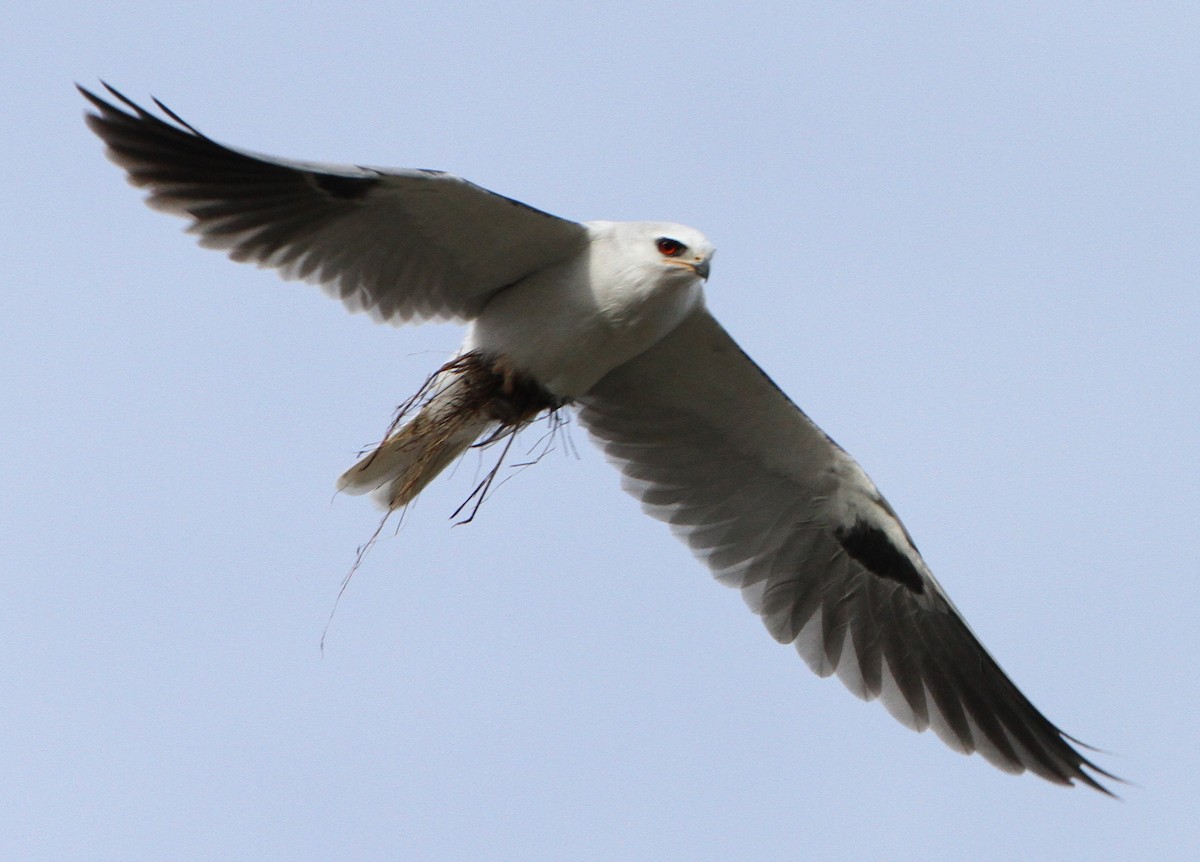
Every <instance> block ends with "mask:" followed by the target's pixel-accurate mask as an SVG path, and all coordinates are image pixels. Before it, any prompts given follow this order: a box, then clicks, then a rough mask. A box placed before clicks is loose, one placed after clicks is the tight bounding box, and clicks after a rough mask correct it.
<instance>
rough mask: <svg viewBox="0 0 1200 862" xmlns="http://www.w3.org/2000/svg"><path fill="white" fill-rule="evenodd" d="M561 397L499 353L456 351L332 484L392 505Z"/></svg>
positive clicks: (559, 402) (399, 504) (557, 404)
mask: <svg viewBox="0 0 1200 862" xmlns="http://www.w3.org/2000/svg"><path fill="white" fill-rule="evenodd" d="M562 403H563V402H562V400H561V399H559V398H556V397H555V396H553V395H552V394H550V393H549V392H547V391H546V390H545V389H544V388H543V387H542V386H541V385H540V384H538V383H537V382H536V381H535V380H533V379H532V378H530V377H528V376H526V375H523V374H520V373H519V372H517V371H515V370H513V369H512V368H511V367H510V366H509V365H508V364H507V363H506V362H505V361H504V358H503V357H499V358H497V357H488V356H484V355H482V354H480V353H478V352H472V353H466V354H463V355H462V356H458V357H456V358H454V359H452V360H450V361H449V362H447V363H446V364H445V365H443V366H442V367H441V368H440V369H438V370H437V372H435V373H434V374H433V375H432V376H431V377H430V378H429V379H428V380H427V381H426V382H425V385H424V386H422V387H421V389H420V390H419V391H418V392H417V393H416V394H415V395H414V396H413V397H412V398H410V399H409V400H408V401H406V402H405V403H404V404H402V405H401V406H400V408H399V409H398V410H397V411H396V418H395V419H394V420H393V421H392V424H391V427H389V428H388V432H387V434H386V435H385V437H384V440H383V442H382V443H380V444H379V445H378V446H377V447H376V448H375V450H374V451H373V452H371V453H370V454H369V455H367V456H366V457H365V458H363V459H362V460H361V461H359V462H358V463H357V464H355V465H354V466H353V467H351V468H350V469H349V470H347V471H346V472H345V473H344V474H343V475H342V477H341V478H340V479H339V480H338V490H339V491H345V492H347V493H349V494H365V493H372V492H373V496H374V498H375V500H376V501H377V502H378V503H379V504H380V505H381V506H383V507H384V508H385V509H387V510H389V511H392V510H394V509H398V508H400V507H402V506H404V505H406V504H407V503H410V502H411V501H412V500H413V499H415V498H416V496H417V495H418V494H419V493H421V491H422V490H423V489H424V488H425V486H426V485H428V484H429V483H430V482H431V481H432V480H433V479H434V477H436V476H437V475H438V474H439V473H441V472H442V471H443V470H444V469H446V467H448V466H449V465H450V464H451V463H453V461H454V459H455V458H457V457H458V456H459V455H460V454H462V453H463V452H464V451H465V450H466V449H467V448H468V447H470V446H472V445H473V444H475V443H476V441H479V442H480V444H481V445H486V444H488V443H493V442H495V441H497V440H500V439H502V438H504V437H508V436H510V435H512V434H514V433H515V432H517V431H519V430H520V429H521V428H523V427H525V426H526V425H528V424H529V423H530V422H532V421H533V420H534V419H536V418H537V417H538V416H539V415H540V414H541V413H542V411H544V410H554V409H556V408H558V407H560V406H562ZM414 410H415V411H416V415H415V416H413V415H412V413H413V411H414ZM409 417H411V418H409ZM406 420H407V421H406Z"/></svg>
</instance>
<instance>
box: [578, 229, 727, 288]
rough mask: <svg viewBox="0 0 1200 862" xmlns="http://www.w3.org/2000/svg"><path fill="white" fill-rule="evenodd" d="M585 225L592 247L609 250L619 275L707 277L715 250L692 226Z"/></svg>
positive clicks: (672, 279)
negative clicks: (589, 234)
mask: <svg viewBox="0 0 1200 862" xmlns="http://www.w3.org/2000/svg"><path fill="white" fill-rule="evenodd" d="M587 228H588V231H589V232H590V233H591V235H592V242H593V245H594V247H597V246H598V247H600V248H603V249H605V251H607V252H610V253H611V261H612V263H613V264H615V265H616V266H617V267H618V268H619V269H621V273H620V275H621V276H622V277H629V276H633V277H634V278H635V280H638V281H641V280H643V279H646V280H648V281H650V282H653V283H679V282H680V281H683V282H685V283H687V282H696V281H702V280H704V279H707V278H708V271H709V264H710V261H711V260H712V256H713V252H714V251H715V249H714V248H713V245H712V243H711V242H709V241H708V237H706V236H705V235H704V234H702V233H700V231H698V230H696V229H695V228H691V227H688V226H687V225H682V224H673V223H671V222H652V221H627V222H612V221H592V222H588V223H587ZM605 256H606V257H609V255H605Z"/></svg>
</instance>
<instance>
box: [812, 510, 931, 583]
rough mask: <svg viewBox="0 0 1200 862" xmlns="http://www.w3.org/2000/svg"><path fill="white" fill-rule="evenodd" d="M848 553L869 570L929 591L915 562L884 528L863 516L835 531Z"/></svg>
mask: <svg viewBox="0 0 1200 862" xmlns="http://www.w3.org/2000/svg"><path fill="white" fill-rule="evenodd" d="M833 534H834V535H835V536H837V540H838V541H839V542H841V544H842V547H843V548H845V549H846V553H847V554H849V555H850V556H852V557H853V558H854V559H856V560H858V562H860V563H862V564H863V566H865V567H866V569H867V571H869V572H870V573H871V574H873V575H876V576H878V577H880V578H886V579H888V580H889V581H897V582H899V583H901V584H903V585H904V586H906V587H908V589H910V590H912V591H913V592H914V593H923V592H925V582H924V581H923V580H922V579H921V573H920V572H918V571H917V568H916V566H914V565H913V564H912V561H911V560H910V559H909V558H908V557H907V556H905V554H904V552H902V551H901V550H900V549H899V548H897V547H896V546H895V545H893V544H892V540H891V539H889V538H888V537H887V534H886V533H885V532H883V530H881V529H879V528H878V527H875V526H873V525H871V524H868V523H867V522H866V521H864V520H862V519H861V518H860V519H858V520H857V521H855V522H854V526H852V527H838V528H837V529H836V530H834V531H833Z"/></svg>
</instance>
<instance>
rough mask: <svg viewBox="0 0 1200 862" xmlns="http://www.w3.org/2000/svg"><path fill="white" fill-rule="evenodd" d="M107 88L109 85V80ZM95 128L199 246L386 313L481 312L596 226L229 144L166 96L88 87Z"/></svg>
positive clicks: (449, 183)
mask: <svg viewBox="0 0 1200 862" xmlns="http://www.w3.org/2000/svg"><path fill="white" fill-rule="evenodd" d="M106 86H107V85H106ZM79 89H80V91H81V92H82V93H83V95H84V96H85V97H86V98H87V99H88V100H89V101H90V102H91V103H92V105H93V106H94V108H95V111H96V113H92V114H88V115H87V123H88V126H90V127H91V129H92V131H94V132H95V133H96V134H97V135H99V136H100V137H101V138H102V139H103V140H104V142H105V144H107V145H108V155H109V157H110V158H111V159H112V160H113V161H115V162H116V163H117V164H118V165H120V166H121V167H122V168H124V169H125V171H126V172H127V173H128V175H129V180H130V182H132V183H133V184H134V185H137V186H143V187H145V188H147V189H148V190H149V196H148V197H149V203H150V204H151V205H152V206H154V207H156V208H158V209H163V210H166V211H168V212H172V213H175V214H177V215H182V216H186V217H188V218H190V219H191V221H192V224H191V227H190V230H191V231H193V232H195V233H197V234H199V235H200V242H201V244H203V245H205V246H208V247H210V248H218V249H223V250H225V251H226V252H227V253H228V255H229V256H230V257H231V258H233V259H234V260H237V261H249V262H252V263H257V264H258V265H259V266H264V267H274V268H276V269H278V270H279V271H280V273H281V274H282V275H283V276H284V277H285V278H300V279H304V280H306V281H312V282H317V283H319V284H320V285H321V286H322V287H324V288H325V289H326V290H327V291H328V292H330V293H331V294H332V295H334V296H336V297H338V298H340V299H341V300H342V301H343V302H345V303H346V305H347V306H348V307H349V308H350V309H351V310H352V311H360V310H367V311H369V312H371V314H373V315H374V316H375V317H377V318H379V319H386V320H392V321H394V322H398V323H399V322H404V321H407V320H412V319H447V318H449V319H460V320H469V319H471V318H473V317H475V316H476V315H477V314H478V313H479V311H480V309H482V308H483V306H484V305H485V304H486V303H487V301H488V299H489V298H490V297H491V296H492V295H493V294H495V293H496V292H497V291H499V290H502V289H503V288H505V287H507V286H508V285H510V284H513V283H514V282H517V281H519V280H520V279H522V278H523V277H525V276H527V275H529V274H530V273H533V272H536V271H537V270H539V269H541V268H543V267H545V266H548V265H550V264H553V263H556V262H558V261H560V260H564V259H566V258H568V257H570V256H572V255H574V254H576V253H578V252H579V251H580V250H581V249H582V248H583V247H584V246H585V245H586V243H587V230H586V228H584V226H583V225H581V224H578V223H577V222H573V221H568V220H566V219H561V218H558V217H556V216H552V215H550V214H548V213H544V212H542V211H540V210H536V209H534V208H532V207H529V206H526V205H525V204H523V203H520V202H519V201H515V200H512V199H510V198H506V197H503V196H501V195H498V194H495V193H493V192H489V191H488V190H487V189H483V188H480V187H479V186H476V185H474V184H472V183H469V182H467V181H466V180H464V179H462V178H460V177H456V176H454V175H453V174H447V173H443V172H440V171H425V170H375V169H372V168H362V167H355V166H342V165H319V164H308V163H304V162H294V161H285V160H283V159H275V158H272V157H269V156H260V155H256V154H253V153H249V152H243V151H239V150H235V149H232V148H230V147H226V146H224V145H222V144H218V143H217V142H216V141H213V140H212V139H210V138H208V137H205V136H204V135H203V134H201V133H200V132H198V131H197V130H196V129H195V128H193V127H192V126H190V125H188V124H187V123H185V122H184V121H183V120H181V119H180V118H179V117H178V116H177V115H176V114H174V113H173V112H172V111H170V110H169V109H168V108H166V107H165V106H164V105H163V104H162V103H161V102H157V101H156V104H157V105H158V106H159V108H161V109H162V111H163V112H164V114H165V115H166V119H162V118H160V117H157V116H155V115H154V114H151V113H150V112H149V111H146V110H145V109H143V108H141V107H140V106H138V105H136V104H134V103H133V102H131V101H130V100H129V99H127V98H125V97H124V96H122V95H121V94H120V93H118V92H117V91H116V90H113V89H112V88H111V87H109V88H108V89H109V92H110V93H111V94H112V96H113V97H114V98H115V99H116V100H118V101H119V102H120V103H122V104H123V105H124V108H125V109H124V110H122V108H120V107H118V106H116V105H114V104H112V103H110V102H107V101H105V100H104V99H101V98H100V97H98V96H96V95H95V94H94V93H91V92H88V91H87V90H85V89H84V88H82V87H80V88H79Z"/></svg>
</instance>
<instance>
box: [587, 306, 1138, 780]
mask: <svg viewBox="0 0 1200 862" xmlns="http://www.w3.org/2000/svg"><path fill="white" fill-rule="evenodd" d="M580 419H581V421H582V422H583V423H584V425H585V426H586V427H587V428H588V430H589V432H590V433H591V434H592V436H593V437H594V438H595V439H596V440H597V442H598V443H599V444H600V445H601V446H602V448H603V449H604V450H605V452H606V454H607V455H608V456H609V458H610V459H611V460H612V461H614V462H615V463H616V465H617V466H618V467H619V468H620V470H621V471H622V473H623V474H624V484H625V486H626V488H627V490H629V491H630V492H631V493H633V494H634V495H635V496H637V497H639V498H640V499H641V501H642V504H643V506H644V508H645V509H646V510H647V511H648V512H649V513H650V514H652V515H653V516H655V517H657V518H659V519H661V520H664V521H667V522H668V523H669V524H670V525H671V527H672V529H673V530H674V531H675V532H676V533H677V534H678V535H679V536H680V537H681V538H682V539H683V540H684V541H686V542H687V543H688V545H689V546H690V547H691V549H692V551H693V552H694V553H695V554H696V555H697V556H698V557H699V558H700V559H702V560H704V561H705V562H706V563H707V564H708V565H709V567H710V568H711V569H712V571H713V574H714V575H715V576H716V577H717V578H718V579H719V580H720V581H721V582H723V583H725V584H728V585H730V586H737V587H739V588H740V589H741V591H742V594H743V596H744V598H745V599H746V601H747V603H748V604H749V605H750V607H751V608H752V609H753V610H754V611H755V612H756V613H758V614H759V615H760V616H761V617H762V619H763V621H764V623H765V624H766V626H767V629H768V630H769V631H770V633H771V635H772V636H773V637H775V638H776V640H778V641H780V642H782V643H792V644H795V646H796V649H797V650H798V651H799V653H800V655H801V656H802V657H803V658H804V659H805V661H806V662H807V663H808V664H809V666H810V667H811V668H812V669H813V670H814V671H815V672H817V673H818V674H820V675H821V676H828V675H830V674H832V673H836V674H837V675H838V676H839V678H841V679H842V681H843V682H844V683H845V684H846V685H847V687H849V688H850V689H851V690H852V691H853V692H854V693H855V694H857V695H858V696H859V697H862V698H864V699H867V700H872V699H875V698H877V697H879V698H881V699H882V700H883V701H884V704H885V705H886V706H887V708H888V710H889V711H890V712H891V713H892V714H893V715H894V716H896V717H897V718H898V719H899V720H900V721H902V722H903V723H904V724H906V725H908V726H909V727H911V728H913V729H915V730H918V731H923V730H925V729H927V728H930V727H932V728H933V729H934V731H935V732H936V733H937V734H938V736H939V737H941V739H942V740H944V741H945V742H946V743H947V744H948V745H950V746H951V747H952V748H954V749H956V750H958V751H962V752H966V753H970V752H974V751H978V752H980V753H981V754H983V755H984V756H985V757H986V758H987V759H988V760H989V761H991V762H992V763H994V764H995V765H996V766H998V767H1000V768H1001V769H1004V770H1006V771H1008V772H1023V771H1025V770H1026V769H1028V770H1030V771H1032V772H1034V773H1036V774H1038V775H1040V776H1042V777H1044V778H1047V779H1049V780H1051V781H1054V782H1057V783H1061V784H1072V783H1074V782H1075V781H1081V782H1083V783H1085V784H1087V785H1090V786H1091V787H1094V788H1096V789H1098V790H1101V791H1103V792H1105V793H1108V792H1109V791H1108V790H1107V789H1106V788H1105V787H1103V786H1102V785H1101V784H1100V783H1099V782H1098V781H1097V780H1096V779H1095V778H1093V777H1092V775H1090V774H1089V773H1088V772H1086V771H1085V767H1086V768H1087V769H1090V770H1092V771H1094V772H1096V773H1098V774H1100V775H1104V776H1108V777H1110V778H1115V776H1111V775H1110V774H1109V773H1107V772H1105V771H1104V770H1102V769H1100V768H1099V767H1097V766H1095V765H1094V764H1093V763H1091V762H1090V761H1089V760H1088V759H1087V758H1085V757H1084V756H1083V755H1082V754H1080V753H1079V751H1077V750H1076V748H1075V747H1074V746H1072V745H1071V742H1072V741H1074V740H1071V738H1070V737H1068V736H1066V735H1065V734H1064V733H1063V732H1062V731H1060V730H1059V729H1058V728H1057V727H1055V726H1054V725H1053V724H1051V723H1050V721H1049V720H1047V719H1046V718H1045V717H1044V716H1043V715H1042V714H1041V713H1040V712H1039V711H1038V710H1037V709H1036V708H1035V707H1034V706H1033V704H1032V703H1030V702H1029V700H1028V699H1027V698H1026V697H1025V696H1024V695H1023V694H1022V693H1021V692H1020V691H1019V690H1018V689H1017V687H1016V686H1015V685H1014V684H1013V683H1012V682H1011V681H1010V680H1009V678H1008V676H1007V675H1005V673H1004V671H1003V670H1001V668H1000V667H999V665H998V664H997V663H996V662H995V660H993V659H992V657H991V656H990V655H989V654H988V652H987V651H986V650H985V649H984V648H983V646H982V645H981V644H980V643H979V641H978V640H977V639H976V637H975V636H974V635H973V634H972V632H971V630H970V629H969V628H968V627H967V625H966V623H965V622H964V621H963V619H962V617H961V616H960V615H959V613H958V612H957V610H956V609H955V608H954V606H953V604H952V603H951V602H950V600H949V598H948V597H947V596H946V594H945V592H944V591H943V590H942V588H941V587H940V585H939V584H938V583H937V581H936V580H935V579H934V578H933V575H932V574H931V573H930V572H929V569H928V567H927V566H926V565H925V563H924V561H923V560H922V559H921V556H920V554H919V553H918V552H917V549H916V547H915V546H914V545H913V543H912V540H911V538H909V536H908V533H907V532H906V531H905V530H904V527H903V526H902V525H901V524H900V522H899V520H898V519H897V518H896V517H895V514H894V512H892V510H891V507H890V506H888V504H887V503H886V501H884V500H883V498H882V497H881V496H880V495H879V492H878V491H877V490H876V488H875V486H874V484H873V483H872V482H871V480H870V479H869V478H868V477H867V476H866V474H865V473H864V472H863V471H862V469H861V468H859V466H858V465H857V464H856V463H855V462H854V461H853V460H852V459H851V458H850V457H849V456H848V455H847V454H846V453H845V452H844V451H843V450H842V449H841V448H840V447H839V446H837V444H835V443H834V442H833V441H832V440H830V439H829V438H828V437H827V436H826V435H825V434H824V433H823V432H822V431H821V430H820V429H819V428H818V427H817V426H816V425H815V424H813V422H812V421H811V420H810V419H809V418H808V417H807V416H806V415H804V413H803V412H801V411H800V410H799V409H798V408H797V407H796V406H795V405H794V404H793V403H792V402H791V401H790V400H788V398H787V396H785V395H784V394H783V392H781V391H780V390H779V388H778V387H777V386H776V385H775V384H774V383H773V382H772V381H771V380H770V379H769V378H768V377H767V376H766V375H765V374H764V373H763V372H762V370H761V369H759V368H758V366H757V365H755V364H754V362H753V361H751V360H750V358H749V357H747V356H746V355H745V353H743V352H742V351H741V349H739V348H738V346H737V345H736V344H735V343H734V341H733V340H732V339H731V338H730V337H729V335H728V334H727V333H726V332H725V331H724V329H722V328H721V326H720V324H718V323H717V322H716V321H715V320H714V319H713V318H712V317H711V316H710V315H709V314H708V312H707V311H705V310H703V309H702V310H700V311H697V312H695V313H694V314H693V315H692V316H691V317H689V318H688V319H687V320H686V321H685V322H684V323H683V324H682V325H681V326H680V327H679V328H678V329H677V330H675V331H674V332H673V333H671V334H670V335H668V336H667V337H666V338H665V339H663V341H661V342H660V343H659V344H657V345H655V346H654V347H652V348H651V349H650V350H648V351H646V352H645V353H643V354H642V355H641V356H639V357H637V358H635V359H633V360H632V361H630V362H628V363H626V364H625V365H623V366H621V367H619V368H617V369H616V370H615V371H613V372H612V373H610V374H609V375H608V376H607V377H605V378H604V379H603V380H601V381H600V383H598V384H597V385H596V386H595V387H594V388H593V389H592V390H591V391H590V392H589V393H588V394H587V396H586V397H585V398H583V399H581V410H580Z"/></svg>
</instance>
